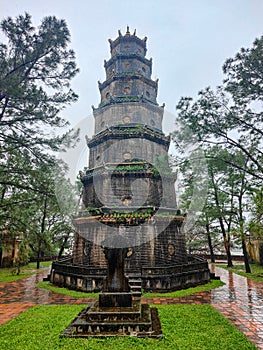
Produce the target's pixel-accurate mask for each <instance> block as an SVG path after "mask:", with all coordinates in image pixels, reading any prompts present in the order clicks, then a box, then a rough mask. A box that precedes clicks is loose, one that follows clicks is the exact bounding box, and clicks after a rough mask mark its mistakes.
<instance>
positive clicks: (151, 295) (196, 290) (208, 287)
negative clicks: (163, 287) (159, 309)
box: [143, 280, 224, 298]
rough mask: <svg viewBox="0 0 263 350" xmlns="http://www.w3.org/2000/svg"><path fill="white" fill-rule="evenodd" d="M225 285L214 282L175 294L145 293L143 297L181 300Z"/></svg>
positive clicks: (218, 281)
mask: <svg viewBox="0 0 263 350" xmlns="http://www.w3.org/2000/svg"><path fill="white" fill-rule="evenodd" d="M223 285H224V283H223V282H221V281H220V280H212V281H211V282H209V283H206V284H203V285H201V286H197V287H191V288H187V289H182V290H177V291H175V292H167V293H144V294H143V297H145V298H155V297H161V298H165V297H167V298H181V297H185V296H187V295H192V294H194V293H200V292H205V291H208V290H211V289H215V288H218V287H221V286H223Z"/></svg>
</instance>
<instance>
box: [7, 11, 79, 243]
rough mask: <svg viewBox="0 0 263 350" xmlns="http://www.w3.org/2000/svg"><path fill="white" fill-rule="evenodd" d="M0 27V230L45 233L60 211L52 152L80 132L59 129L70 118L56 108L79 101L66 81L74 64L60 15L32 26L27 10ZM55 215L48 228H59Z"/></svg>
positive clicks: (74, 138)
mask: <svg viewBox="0 0 263 350" xmlns="http://www.w3.org/2000/svg"><path fill="white" fill-rule="evenodd" d="M1 29H2V31H3V33H4V34H5V35H6V38H7V43H2V44H0V66H1V70H0V186H1V187H0V229H1V230H6V229H8V232H10V234H11V235H12V234H14V235H15V234H16V233H17V232H24V233H27V234H28V237H29V236H30V235H29V232H32V233H33V232H34V234H35V238H36V236H37V234H38V233H37V232H38V231H37V230H38V228H40V229H41V230H42V231H41V232H42V234H43V235H44V233H45V232H47V231H48V232H49V230H47V223H46V221H47V220H50V218H51V216H52V217H53V218H54V217H58V216H60V217H61V215H62V214H61V210H60V208H59V206H58V204H57V203H56V202H55V190H54V186H51V185H50V182H49V181H53V179H52V177H51V176H50V171H51V169H53V167H54V164H55V163H56V162H55V157H54V152H56V151H58V150H60V151H61V150H62V149H64V148H65V147H69V146H74V143H75V142H76V141H77V136H78V132H74V131H73V130H68V131H66V132H65V131H63V132H64V133H63V132H62V130H63V129H64V128H65V127H67V126H68V122H67V121H66V120H64V119H63V118H62V117H61V115H60V113H61V111H62V110H63V108H65V106H66V105H67V104H70V103H72V102H75V101H76V100H77V95H76V94H75V93H74V92H73V91H72V90H71V89H70V81H71V79H72V78H73V77H74V76H75V75H76V74H77V72H78V68H77V67H76V62H75V54H74V51H73V50H71V49H70V48H69V43H70V33H69V30H68V27H67V24H66V22H65V21H64V20H58V19H57V18H56V17H53V16H49V17H45V18H44V19H43V20H42V22H41V24H40V26H39V27H38V28H35V27H34V26H33V25H32V21H31V16H30V15H29V14H27V13H26V14H25V15H20V16H18V17H17V18H15V19H12V18H7V19H5V20H3V21H2V22H1ZM56 129H57V134H55V131H56ZM49 170H50V171H49ZM45 175H46V177H45ZM44 183H45V184H46V185H47V184H49V185H48V186H44ZM40 203H42V207H41V205H40ZM51 203H52V205H51ZM40 208H42V209H43V210H42V214H43V216H42V218H40V216H39V218H40V221H39V222H40V225H39V222H38V221H37V220H36V217H37V215H39V212H40V211H41V209H40ZM56 220H57V219H56ZM56 220H55V221H54V220H53V223H52V224H51V226H50V230H51V228H52V230H55V229H54V227H55V226H56V227H57V228H56V230H55V231H56V232H58V231H59V230H58V225H57V221H56ZM61 220H62V219H61ZM62 221H63V220H62ZM33 222H35V224H36V225H35V227H34V229H33V226H34V225H33ZM37 223H38V227H37ZM43 235H42V236H43ZM40 236H41V235H40ZM31 239H32V242H33V235H31ZM46 241H47V240H46ZM51 241H52V240H51ZM32 242H31V243H32ZM31 246H33V244H31Z"/></svg>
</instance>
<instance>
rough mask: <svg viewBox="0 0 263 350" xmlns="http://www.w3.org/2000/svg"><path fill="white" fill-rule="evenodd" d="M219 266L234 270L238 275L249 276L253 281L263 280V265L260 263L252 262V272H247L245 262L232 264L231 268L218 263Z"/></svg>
mask: <svg viewBox="0 0 263 350" xmlns="http://www.w3.org/2000/svg"><path fill="white" fill-rule="evenodd" d="M217 266H219V267H222V268H224V269H227V270H228V271H230V272H234V273H236V274H237V275H240V276H244V277H247V278H249V279H250V280H252V281H256V282H263V266H262V265H260V264H256V263H253V264H250V268H251V273H247V272H246V271H245V267H244V265H243V264H242V265H241V264H235V266H232V267H231V268H229V267H227V266H225V265H222V264H217Z"/></svg>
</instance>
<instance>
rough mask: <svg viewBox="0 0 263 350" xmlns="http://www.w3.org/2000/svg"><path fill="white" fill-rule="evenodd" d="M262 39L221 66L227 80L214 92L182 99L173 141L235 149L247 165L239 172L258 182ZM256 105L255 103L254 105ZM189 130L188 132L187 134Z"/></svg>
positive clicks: (260, 168) (262, 131)
mask: <svg viewBox="0 0 263 350" xmlns="http://www.w3.org/2000/svg"><path fill="white" fill-rule="evenodd" d="M262 47H263V37H261V38H260V39H257V40H255V42H254V46H253V48H251V49H241V52H240V53H238V54H237V55H236V57H235V58H234V59H228V60H227V61H226V63H225V64H224V66H223V70H224V73H225V74H226V76H227V78H226V79H225V81H224V85H222V86H220V87H218V88H217V89H216V91H213V90H212V89H211V88H209V87H208V88H206V89H204V90H202V91H200V92H199V93H198V96H199V97H198V99H197V100H196V101H193V99H192V98H189V97H183V98H181V100H180V101H179V103H178V105H177V109H178V110H179V115H178V126H177V130H176V131H175V132H174V139H175V141H176V142H180V143H181V144H192V143H193V137H194V141H196V142H199V143H200V144H201V145H206V144H210V145H215V144H218V145H224V146H225V147H228V148H229V149H232V150H234V149H238V150H240V151H241V152H243V153H244V155H246V156H247V157H248V159H249V162H250V163H251V166H250V167H249V168H245V169H241V168H240V165H239V164H238V163H235V164H234V163H232V165H233V166H235V167H236V168H238V169H239V170H244V171H246V172H247V173H249V174H250V175H252V176H253V177H255V178H257V179H260V180H262V179H263V176H262V173H263V165H262V157H263V152H262V136H263V111H262V104H261V102H262V96H263V94H262V89H263V88H262V87H263V68H262V60H263V50H262ZM255 102H257V104H255ZM189 131H190V132H189Z"/></svg>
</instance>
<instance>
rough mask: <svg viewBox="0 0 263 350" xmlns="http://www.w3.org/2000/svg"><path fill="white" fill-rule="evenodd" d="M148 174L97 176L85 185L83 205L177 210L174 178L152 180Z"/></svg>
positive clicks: (153, 178) (154, 178)
mask: <svg viewBox="0 0 263 350" xmlns="http://www.w3.org/2000/svg"><path fill="white" fill-rule="evenodd" d="M147 175H148V174H141V175H140V174H136V173H133V174H132V173H130V174H129V173H125V172H123V173H119V174H114V172H113V173H111V172H110V173H108V174H103V175H96V176H94V177H93V178H91V179H90V181H87V182H86V183H85V184H84V189H83V198H82V200H83V203H84V205H85V207H94V208H99V207H101V206H105V207H108V208H118V207H123V206H124V205H127V204H126V203H124V201H125V198H127V197H129V199H130V201H129V204H128V205H129V206H130V207H135V208H136V207H137V208H139V207H145V206H148V207H156V208H159V207H167V208H172V209H176V207H177V205H176V195H175V189H174V179H173V178H171V177H165V176H164V177H153V176H151V175H148V176H147Z"/></svg>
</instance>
